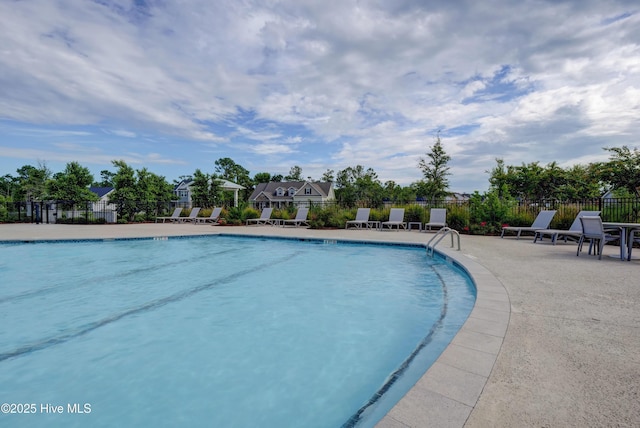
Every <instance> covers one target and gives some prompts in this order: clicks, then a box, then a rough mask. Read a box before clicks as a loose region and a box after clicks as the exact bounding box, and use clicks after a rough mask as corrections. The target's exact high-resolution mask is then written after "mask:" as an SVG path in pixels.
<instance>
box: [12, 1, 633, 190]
mask: <svg viewBox="0 0 640 428" xmlns="http://www.w3.org/2000/svg"><path fill="white" fill-rule="evenodd" d="M639 10H640V5H638V3H637V1H621V0H620V1H607V0H575V1H542V0H537V1H530V0H523V1H505V0H490V1H483V2H477V1H471V0H469V1H419V0H389V1H385V0H377V1H348V0H324V1H322V2H319V1H314V2H311V1H305V0H282V1H251V0H229V1H224V0H218V1H209V0H190V1H188V2H177V1H173V0H137V1H125V0H95V1H90V0H21V1H20V0H19V1H8V0H1V1H0V93H1V96H0V175H4V174H11V175H15V172H16V169H17V168H19V167H21V166H23V165H28V164H29V165H34V166H35V165H38V164H39V163H43V162H44V163H45V164H46V165H47V166H48V167H49V168H50V169H51V170H52V171H53V172H58V171H62V170H63V169H64V167H65V165H66V164H67V163H68V162H71V161H77V162H80V163H81V164H82V165H83V166H86V167H87V168H89V169H90V170H91V171H92V172H93V174H94V176H95V178H96V179H98V178H99V173H100V171H101V170H103V169H109V170H112V171H113V170H114V168H113V167H112V165H111V161H112V160H114V159H123V160H125V161H126V162H127V163H129V164H130V165H131V166H132V167H134V168H136V169H140V168H143V167H146V168H147V169H149V170H150V171H152V172H154V173H156V174H159V175H163V176H165V177H166V178H167V179H168V181H169V182H172V181H173V180H174V179H178V178H179V177H180V176H182V175H189V174H192V173H193V172H194V171H195V170H196V169H200V170H202V171H204V172H213V171H214V168H215V166H214V162H215V161H216V160H217V159H220V158H223V157H229V158H231V159H233V160H234V161H235V162H236V163H238V164H240V165H242V166H244V167H245V168H247V169H248V170H249V171H250V173H251V175H252V176H253V175H254V174H256V173H258V172H269V173H272V174H276V173H279V174H283V175H286V174H287V173H288V172H289V169H290V168H291V167H292V166H294V165H298V166H300V167H301V168H302V173H303V175H304V176H305V177H307V176H310V177H312V178H314V179H318V178H320V177H321V175H322V174H323V173H324V172H325V171H326V170H327V169H333V170H335V171H338V170H341V169H344V168H346V167H348V166H356V165H363V166H364V167H365V168H373V169H374V170H375V171H376V172H377V173H378V176H379V178H380V179H381V180H382V181H383V182H384V181H387V180H394V181H395V182H396V183H398V184H401V185H409V184H410V183H412V182H415V181H417V180H419V179H420V178H421V171H420V170H419V169H418V161H419V159H420V157H424V156H425V154H426V153H427V151H428V150H429V147H430V146H431V145H432V144H433V142H434V138H435V135H436V133H437V132H438V130H439V131H440V136H441V139H442V143H443V145H444V148H445V151H446V152H447V154H449V155H450V156H451V158H452V160H451V162H450V164H449V166H450V167H451V173H452V175H451V176H450V184H451V190H452V191H459V192H463V191H464V192H472V191H474V190H480V191H483V190H486V189H487V187H488V181H487V179H488V174H487V173H486V171H487V170H490V169H491V168H492V167H493V166H494V165H495V159H496V158H502V159H504V160H505V162H506V163H507V164H513V165H520V164H521V163H529V162H534V161H538V162H541V163H542V164H543V165H545V164H547V163H549V162H553V161H555V162H557V163H558V164H559V165H560V166H562V167H569V166H571V165H574V164H576V163H581V164H586V163H589V162H595V161H599V160H605V159H607V156H608V153H607V152H605V151H604V150H603V147H612V146H621V145H628V146H630V147H637V146H638V142H639V138H638V137H639V135H640V132H639V131H640V14H639V13H638V12H639Z"/></svg>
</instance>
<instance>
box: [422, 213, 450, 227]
mask: <svg viewBox="0 0 640 428" xmlns="http://www.w3.org/2000/svg"><path fill="white" fill-rule="evenodd" d="M446 225H447V209H446V208H431V211H430V212H429V222H427V223H425V224H424V230H425V231H426V230H431V228H432V227H437V228H438V229H442V228H443V227H445V226H446ZM427 228H428V229H427Z"/></svg>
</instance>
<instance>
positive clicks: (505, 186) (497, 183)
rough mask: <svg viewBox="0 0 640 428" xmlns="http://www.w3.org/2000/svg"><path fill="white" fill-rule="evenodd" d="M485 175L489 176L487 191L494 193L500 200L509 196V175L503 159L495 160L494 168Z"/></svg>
mask: <svg viewBox="0 0 640 428" xmlns="http://www.w3.org/2000/svg"><path fill="white" fill-rule="evenodd" d="M487 173H488V174H489V189H490V190H491V191H494V192H495V194H496V196H497V197H498V198H500V199H502V198H505V197H507V196H509V195H511V192H510V190H509V175H508V173H507V167H506V166H505V164H504V159H500V158H496V166H494V167H493V168H492V169H491V171H487Z"/></svg>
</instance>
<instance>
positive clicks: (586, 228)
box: [576, 216, 623, 260]
mask: <svg viewBox="0 0 640 428" xmlns="http://www.w3.org/2000/svg"><path fill="white" fill-rule="evenodd" d="M580 222H581V223H582V235H580V240H579V241H578V252H577V253H576V256H579V255H580V252H581V251H582V244H584V241H586V240H589V254H591V249H592V248H594V247H595V251H596V252H597V254H598V260H601V259H602V250H603V249H604V244H606V243H607V242H611V241H616V240H618V239H620V229H619V228H616V229H605V228H604V226H603V224H602V219H601V218H600V216H583V217H580ZM615 231H617V232H618V234H617V235H614V234H612V233H611V232H615ZM622 250H623V249H622V247H620V258H621V259H622V258H623V257H622V255H623V251H622Z"/></svg>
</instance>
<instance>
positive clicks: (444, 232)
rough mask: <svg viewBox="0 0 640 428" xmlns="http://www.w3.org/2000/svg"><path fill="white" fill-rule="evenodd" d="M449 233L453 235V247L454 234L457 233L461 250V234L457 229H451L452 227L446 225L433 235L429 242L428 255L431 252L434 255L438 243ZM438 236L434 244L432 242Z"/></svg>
mask: <svg viewBox="0 0 640 428" xmlns="http://www.w3.org/2000/svg"><path fill="white" fill-rule="evenodd" d="M447 235H451V248H453V235H455V236H456V237H457V238H458V251H460V234H459V233H458V231H457V230H455V229H451V228H450V227H446V226H445V227H443V228H441V229H440V230H438V232H437V233H436V234H435V235H433V237H432V238H431V239H430V240H429V242H427V255H429V254H430V255H431V256H432V257H433V254H434V252H435V248H436V245H438V243H439V242H440V241H442V239H443V238H444V237H445V236H447ZM438 237H439V238H438ZM436 238H438V240H437V241H436V242H434V243H433V245H431V243H432V242H433V241H434V240H435V239H436Z"/></svg>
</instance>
